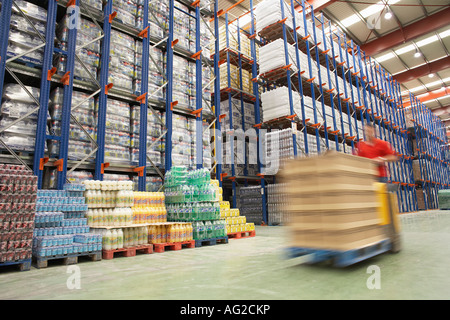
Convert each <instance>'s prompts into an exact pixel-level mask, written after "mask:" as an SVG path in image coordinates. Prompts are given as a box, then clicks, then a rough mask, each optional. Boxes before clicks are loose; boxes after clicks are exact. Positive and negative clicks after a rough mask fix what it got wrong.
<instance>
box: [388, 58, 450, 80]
mask: <svg viewBox="0 0 450 320" xmlns="http://www.w3.org/2000/svg"><path fill="white" fill-rule="evenodd" d="M447 68H450V56H448V57H445V58H441V59H438V60H435V61H433V62H430V63H427V64H424V65H422V66H419V67H416V68H412V69H409V70H407V71H404V72H401V73H397V74H396V75H394V76H392V78H393V79H394V80H395V81H397V82H399V83H405V82H408V81H412V80H415V79H417V78H420V77H424V76H426V75H428V74H430V73H436V72H439V71H442V70H444V69H447Z"/></svg>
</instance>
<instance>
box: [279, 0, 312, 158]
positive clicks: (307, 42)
mask: <svg viewBox="0 0 450 320" xmlns="http://www.w3.org/2000/svg"><path fill="white" fill-rule="evenodd" d="M281 3H282V4H283V1H282V0H281ZM281 8H283V6H281ZM311 11H313V9H312V7H311ZM302 12H303V24H304V30H305V33H308V20H307V19H306V7H305V0H302ZM313 19H314V18H313ZM283 28H284V24H283ZM294 32H295V30H294ZM309 36H310V35H309V34H308V35H306V34H305V38H307V37H309ZM285 42H286V40H285ZM305 44H306V55H307V57H308V71H309V79H308V80H307V81H308V82H309V83H310V88H311V100H312V103H313V113H314V127H315V128H314V131H315V135H316V144H317V153H318V154H319V153H320V134H319V127H318V125H319V122H318V120H317V107H316V97H315V92H314V83H313V80H314V78H315V77H314V74H313V71H312V58H311V49H310V47H309V41H308V39H307V40H306V41H305ZM319 71H320V70H319ZM319 71H318V72H319ZM288 80H290V79H289V77H288ZM299 81H300V79H299ZM290 90H291V89H290V88H289V92H290Z"/></svg>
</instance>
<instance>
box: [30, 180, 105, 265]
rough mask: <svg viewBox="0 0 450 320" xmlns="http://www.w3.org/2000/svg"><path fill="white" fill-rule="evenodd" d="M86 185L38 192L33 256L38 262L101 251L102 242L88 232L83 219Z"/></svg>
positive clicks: (85, 207) (67, 185)
mask: <svg viewBox="0 0 450 320" xmlns="http://www.w3.org/2000/svg"><path fill="white" fill-rule="evenodd" d="M83 191H84V185H82V184H80V185H74V184H66V185H65V186H64V190H39V191H38V195H37V202H36V229H35V230H34V237H33V255H35V256H36V257H38V258H43V257H49V256H59V255H67V254H83V253H88V252H95V251H100V250H101V249H102V244H101V238H100V237H98V236H97V235H95V234H93V233H90V232H89V226H88V223H87V219H86V218H85V217H84V216H85V212H86V211H87V204H85V198H84V197H83Z"/></svg>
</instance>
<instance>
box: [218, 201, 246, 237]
mask: <svg viewBox="0 0 450 320" xmlns="http://www.w3.org/2000/svg"><path fill="white" fill-rule="evenodd" d="M220 218H222V219H225V222H226V231H227V234H230V233H236V232H247V231H254V230H255V224H254V223H247V219H246V217H245V216H241V215H240V213H239V209H231V208H230V202H228V201H220Z"/></svg>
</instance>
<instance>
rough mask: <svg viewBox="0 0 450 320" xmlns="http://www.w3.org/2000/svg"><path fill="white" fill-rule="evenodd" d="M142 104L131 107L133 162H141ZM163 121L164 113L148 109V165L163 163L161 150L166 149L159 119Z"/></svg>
mask: <svg viewBox="0 0 450 320" xmlns="http://www.w3.org/2000/svg"><path fill="white" fill-rule="evenodd" d="M140 112H141V107H140V106H132V107H131V132H132V135H131V148H132V149H131V162H132V163H133V164H138V163H139V139H140V120H139V119H140V117H141V115H140ZM158 118H159V119H161V121H162V113H161V112H158V111H155V110H152V109H150V108H149V109H148V112H147V165H148V166H151V165H152V164H151V162H150V160H151V161H152V162H153V165H155V166H157V167H161V166H162V165H163V162H162V157H161V152H163V151H164V148H163V147H164V140H165V139H164V138H162V137H161V135H162V133H163V131H162V127H161V123H160V122H159V119H158ZM149 159H150V160H149Z"/></svg>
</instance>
